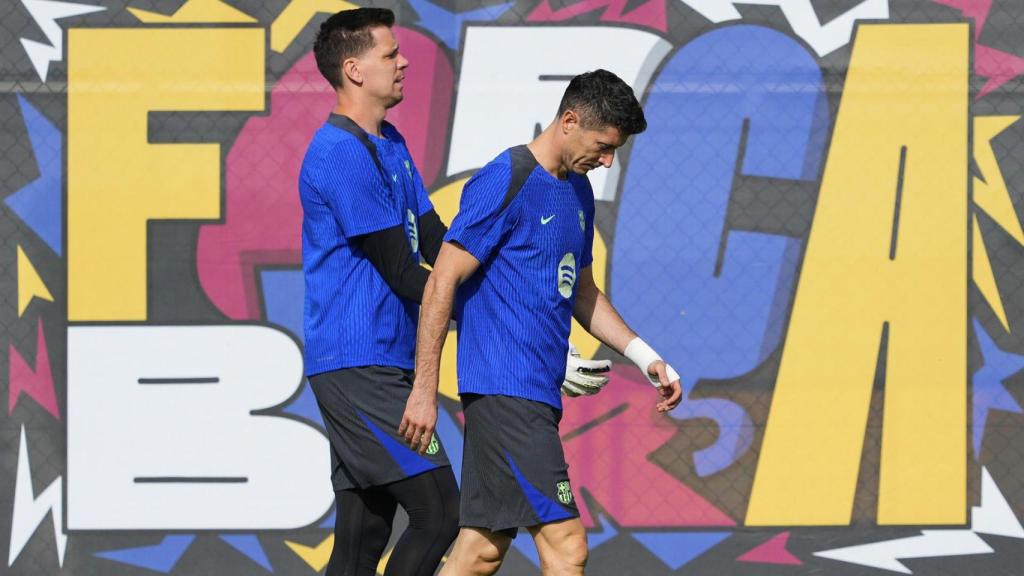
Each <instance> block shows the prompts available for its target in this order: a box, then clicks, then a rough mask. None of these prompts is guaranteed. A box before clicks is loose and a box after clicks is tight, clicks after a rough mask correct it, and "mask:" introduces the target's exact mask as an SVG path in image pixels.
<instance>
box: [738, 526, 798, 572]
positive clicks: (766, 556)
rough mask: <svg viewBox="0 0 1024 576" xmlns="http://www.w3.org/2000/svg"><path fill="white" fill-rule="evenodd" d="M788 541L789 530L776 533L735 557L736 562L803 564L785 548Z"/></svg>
mask: <svg viewBox="0 0 1024 576" xmlns="http://www.w3.org/2000/svg"><path fill="white" fill-rule="evenodd" d="M787 542H789V532H783V533H781V534H776V535H775V536H773V537H772V538H771V539H770V540H768V541H767V542H765V543H764V544H761V545H759V546H758V547H756V548H754V549H752V550H750V551H749V552H747V553H746V554H744V555H743V556H740V557H739V558H737V559H736V561H737V562H754V563H757V564H785V565H789V566H803V564H804V563H803V562H801V561H800V559H799V558H797V557H796V556H793V554H792V553H791V552H790V551H789V550H786V543H787Z"/></svg>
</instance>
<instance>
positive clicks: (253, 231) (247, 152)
mask: <svg viewBox="0 0 1024 576" xmlns="http://www.w3.org/2000/svg"><path fill="white" fill-rule="evenodd" d="M394 30H395V36H396V38H397V39H398V41H399V44H400V45H401V47H402V52H403V53H404V54H405V55H406V57H407V58H408V59H409V60H410V62H411V64H410V67H409V69H408V70H407V72H406V80H405V101H404V102H403V103H402V104H399V105H398V106H396V107H395V108H393V109H391V110H390V111H389V114H388V120H389V121H390V122H392V123H393V124H395V126H397V127H398V129H399V131H401V132H402V135H403V136H404V137H405V138H406V142H407V145H408V147H409V152H410V153H411V154H412V157H413V160H414V161H415V162H416V166H417V167H418V168H419V169H420V173H421V175H422V176H423V178H424V182H425V183H426V185H428V186H429V184H430V183H431V181H432V180H433V178H434V177H436V175H437V173H438V172H439V171H440V168H441V162H442V161H443V156H444V152H445V148H446V147H445V146H442V145H440V144H441V143H444V142H447V136H448V124H449V122H448V120H449V116H450V114H451V100H452V87H453V82H454V74H453V72H452V66H451V63H450V62H449V61H448V57H447V55H446V54H445V52H444V50H443V49H442V48H440V47H439V46H437V44H436V43H435V42H434V41H433V40H431V39H430V38H428V37H427V36H425V35H423V34H422V33H420V32H415V31H412V30H407V29H404V28H400V27H396V28H395V29H394ZM335 102H336V98H335V95H334V91H333V90H332V89H331V87H330V86H329V85H328V84H327V82H326V81H325V80H324V79H323V77H322V76H321V75H320V72H319V71H318V70H317V67H316V60H315V58H314V56H313V54H312V53H309V54H307V55H306V56H304V57H303V58H302V59H300V60H299V61H298V62H296V63H295V65H294V66H292V68H291V69H290V70H289V71H288V72H287V73H286V74H285V75H284V76H283V77H282V78H281V79H280V80H279V81H278V82H277V84H276V85H275V86H274V88H273V89H272V90H271V93H270V113H269V114H268V115H266V116H253V117H252V118H250V119H249V121H248V122H246V124H245V126H244V127H243V128H242V130H241V131H240V132H239V135H238V138H237V139H236V140H235V143H234V145H233V146H232V147H231V150H230V151H229V152H228V155H227V162H226V164H227V166H226V169H225V182H226V191H225V194H224V196H225V200H224V210H223V223H218V224H207V225H204V226H202V227H201V228H200V231H199V242H198V245H197V249H196V265H197V268H198V274H199V282H200V284H201V285H202V287H203V290H204V291H205V292H206V294H207V296H208V297H209V298H210V301H211V302H213V304H214V305H215V306H216V307H217V308H218V309H219V310H220V311H221V312H223V313H224V314H225V315H226V316H227V317H228V318H231V319H235V320H254V319H259V318H261V317H262V311H261V303H260V297H259V294H260V291H259V278H258V277H257V270H258V268H259V267H261V266H299V265H301V263H302V256H301V249H302V246H301V230H302V206H301V205H300V203H299V197H298V180H299V171H300V169H301V167H302V158H303V155H304V154H305V151H306V147H307V146H308V144H309V141H310V139H311V138H312V137H313V134H314V133H315V132H316V130H317V129H318V128H320V126H321V125H323V123H324V120H325V119H326V118H327V116H328V114H330V112H331V109H332V108H333V107H334V105H335Z"/></svg>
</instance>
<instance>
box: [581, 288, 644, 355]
mask: <svg viewBox="0 0 1024 576" xmlns="http://www.w3.org/2000/svg"><path fill="white" fill-rule="evenodd" d="M573 315H574V316H575V318H576V321H577V322H579V323H580V325H581V326H583V329H584V330H586V331H587V332H590V333H591V334H592V335H593V336H594V337H595V338H597V339H598V340H600V341H601V342H602V343H604V344H605V345H607V346H608V347H609V348H611V349H612V350H615V351H616V352H618V353H619V354H621V353H622V352H623V350H625V349H626V345H627V344H629V342H630V340H632V339H633V338H636V333H635V332H633V330H631V329H630V327H629V326H628V325H627V324H626V322H625V320H623V319H622V316H620V315H619V313H618V311H617V310H615V307H614V306H612V303H611V302H609V301H608V298H607V297H606V296H605V295H604V292H601V291H600V290H598V289H597V287H596V286H595V287H593V288H592V289H590V290H584V291H581V292H580V293H579V294H578V295H577V298H576V307H575V309H574V311H573Z"/></svg>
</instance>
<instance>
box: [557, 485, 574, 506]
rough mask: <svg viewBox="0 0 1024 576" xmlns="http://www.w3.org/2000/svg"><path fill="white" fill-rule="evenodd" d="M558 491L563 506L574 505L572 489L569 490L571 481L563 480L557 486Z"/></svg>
mask: <svg viewBox="0 0 1024 576" xmlns="http://www.w3.org/2000/svg"><path fill="white" fill-rule="evenodd" d="M555 487H556V488H557V489H558V501H559V502H561V503H562V504H565V505H569V504H572V488H569V481H568V480H562V481H561V482H559V483H558V484H555Z"/></svg>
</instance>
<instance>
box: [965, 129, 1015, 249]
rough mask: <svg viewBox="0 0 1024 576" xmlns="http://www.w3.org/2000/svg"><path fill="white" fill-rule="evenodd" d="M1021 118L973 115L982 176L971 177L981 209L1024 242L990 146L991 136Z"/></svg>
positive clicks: (976, 152)
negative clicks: (980, 177)
mask: <svg viewBox="0 0 1024 576" xmlns="http://www.w3.org/2000/svg"><path fill="white" fill-rule="evenodd" d="M1017 120H1020V116H976V117H975V118H974V161H975V162H977V163H978V168H979V169H980V170H981V175H982V177H983V178H984V180H981V179H979V178H975V179H974V203H975V204H977V205H978V206H979V207H980V208H981V209H982V210H984V211H985V212H986V213H987V214H988V215H989V216H991V217H992V219H993V220H995V221H996V224H999V225H1000V226H1002V228H1003V230H1006V232H1007V233H1008V234H1009V235H1010V236H1012V237H1013V239H1014V240H1016V241H1017V242H1018V243H1019V244H1024V230H1022V229H1021V224H1020V220H1019V219H1018V218H1017V212H1016V211H1015V210H1014V209H1013V200H1012V199H1011V198H1010V191H1009V190H1008V189H1007V187H1006V179H1004V178H1003V171H1002V170H1001V169H1000V168H999V161H998V160H997V159H996V154H995V152H994V151H993V150H992V139H993V138H995V137H996V136H998V135H999V134H1000V133H1002V132H1003V131H1004V130H1006V129H1007V128H1009V127H1010V126H1011V125H1013V123H1014V122H1016V121H1017Z"/></svg>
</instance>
